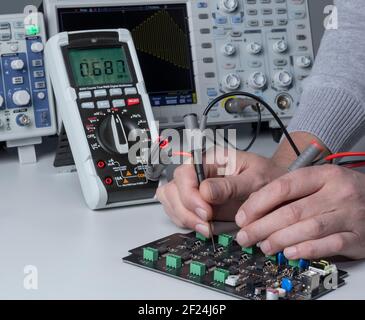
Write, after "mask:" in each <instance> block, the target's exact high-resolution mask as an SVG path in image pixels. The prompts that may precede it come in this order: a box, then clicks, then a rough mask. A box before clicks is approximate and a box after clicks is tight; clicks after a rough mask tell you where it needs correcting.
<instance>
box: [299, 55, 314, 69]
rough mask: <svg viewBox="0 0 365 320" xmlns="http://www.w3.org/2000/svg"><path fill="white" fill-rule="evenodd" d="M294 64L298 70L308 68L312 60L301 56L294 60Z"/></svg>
mask: <svg viewBox="0 0 365 320" xmlns="http://www.w3.org/2000/svg"><path fill="white" fill-rule="evenodd" d="M296 64H297V66H298V67H299V68H309V67H310V66H311V64H312V59H311V58H310V57H307V56H301V57H298V58H297V59H296Z"/></svg>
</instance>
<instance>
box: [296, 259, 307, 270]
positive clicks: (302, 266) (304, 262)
mask: <svg viewBox="0 0 365 320" xmlns="http://www.w3.org/2000/svg"><path fill="white" fill-rule="evenodd" d="M298 265H299V268H300V269H302V270H305V269H308V267H309V261H308V260H305V259H300V260H299V263H298Z"/></svg>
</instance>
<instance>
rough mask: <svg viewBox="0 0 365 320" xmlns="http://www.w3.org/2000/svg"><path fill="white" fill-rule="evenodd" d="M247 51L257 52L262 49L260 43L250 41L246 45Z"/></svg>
mask: <svg viewBox="0 0 365 320" xmlns="http://www.w3.org/2000/svg"><path fill="white" fill-rule="evenodd" d="M247 51H248V52H249V53H251V54H259V53H260V52H261V51H262V45H261V44H260V43H258V42H251V43H249V44H248V45H247Z"/></svg>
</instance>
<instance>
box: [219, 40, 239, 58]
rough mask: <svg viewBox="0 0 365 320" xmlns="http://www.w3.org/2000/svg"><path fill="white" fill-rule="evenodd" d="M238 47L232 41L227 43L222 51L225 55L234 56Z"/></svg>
mask: <svg viewBox="0 0 365 320" xmlns="http://www.w3.org/2000/svg"><path fill="white" fill-rule="evenodd" d="M236 50H237V49H236V47H235V45H234V44H232V43H226V44H225V45H224V46H223V48H222V52H223V54H224V55H225V56H227V57H229V56H233V55H234V54H235V53H236Z"/></svg>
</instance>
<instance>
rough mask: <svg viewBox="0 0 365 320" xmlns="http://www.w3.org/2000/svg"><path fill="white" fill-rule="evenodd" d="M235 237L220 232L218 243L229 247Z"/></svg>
mask: <svg viewBox="0 0 365 320" xmlns="http://www.w3.org/2000/svg"><path fill="white" fill-rule="evenodd" d="M232 241H233V237H232V236H230V235H229V234H220V235H219V237H218V244H220V245H221V246H223V247H229V246H230V245H231V244H232Z"/></svg>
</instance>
